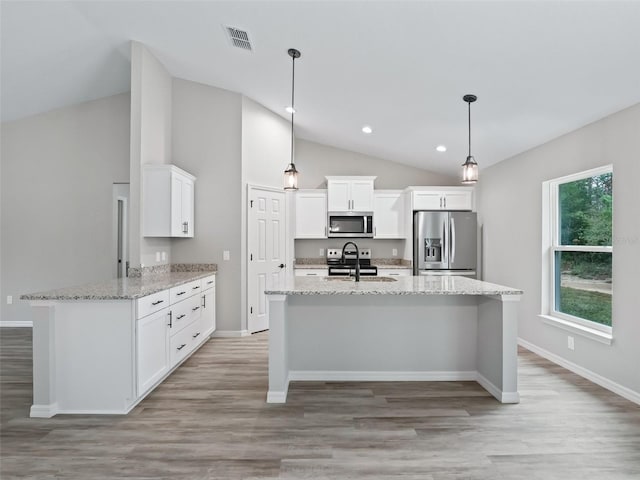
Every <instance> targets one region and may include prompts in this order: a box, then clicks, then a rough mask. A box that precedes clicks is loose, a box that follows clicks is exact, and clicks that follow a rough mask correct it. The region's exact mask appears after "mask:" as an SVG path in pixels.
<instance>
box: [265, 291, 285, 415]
mask: <svg viewBox="0 0 640 480" xmlns="http://www.w3.org/2000/svg"><path fill="white" fill-rule="evenodd" d="M268 300H269V391H268V392H267V403H284V402H286V400H287V391H288V389H289V358H288V342H287V338H288V331H287V327H288V324H287V296H286V295H269V296H268Z"/></svg>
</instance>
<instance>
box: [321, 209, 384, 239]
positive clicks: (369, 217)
mask: <svg viewBox="0 0 640 480" xmlns="http://www.w3.org/2000/svg"><path fill="white" fill-rule="evenodd" d="M327 224H328V225H329V228H328V230H329V235H328V236H329V237H330V238H336V237H343V238H344V237H352V238H367V237H369V238H371V237H373V213H372V212H329V214H328V220H327Z"/></svg>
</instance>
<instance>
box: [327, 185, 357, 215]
mask: <svg viewBox="0 0 640 480" xmlns="http://www.w3.org/2000/svg"><path fill="white" fill-rule="evenodd" d="M327 195H328V201H327V204H328V207H327V208H328V210H329V211H330V212H346V211H348V210H351V182H349V181H348V180H329V181H328V182H327Z"/></svg>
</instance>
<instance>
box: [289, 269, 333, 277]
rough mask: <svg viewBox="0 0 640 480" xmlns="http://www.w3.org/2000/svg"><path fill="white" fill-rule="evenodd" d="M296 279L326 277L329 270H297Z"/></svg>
mask: <svg viewBox="0 0 640 480" xmlns="http://www.w3.org/2000/svg"><path fill="white" fill-rule="evenodd" d="M294 274H295V276H296V277H326V276H327V275H329V269H328V268H296V269H295V271H294Z"/></svg>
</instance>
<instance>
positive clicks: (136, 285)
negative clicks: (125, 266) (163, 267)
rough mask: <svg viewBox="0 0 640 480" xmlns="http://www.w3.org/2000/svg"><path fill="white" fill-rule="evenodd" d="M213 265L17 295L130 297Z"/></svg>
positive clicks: (212, 269) (206, 272) (212, 270)
mask: <svg viewBox="0 0 640 480" xmlns="http://www.w3.org/2000/svg"><path fill="white" fill-rule="evenodd" d="M216 272H217V267H216V266H215V265H213V264H209V266H208V267H207V268H206V269H202V270H197V271H170V272H162V273H154V274H150V275H142V276H140V277H128V278H114V279H111V280H106V281H104V282H98V283H89V284H85V285H79V286H72V287H64V288H58V289H55V290H48V291H44V292H36V293H28V294H25V295H21V296H20V299H21V300H134V299H136V298H141V297H146V296H147V295H151V294H153V293H156V292H160V291H162V290H166V289H168V288H171V287H175V286H178V285H182V284H184V283H188V282H191V281H193V280H199V279H201V278H204V277H208V276H210V275H215V274H216Z"/></svg>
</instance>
